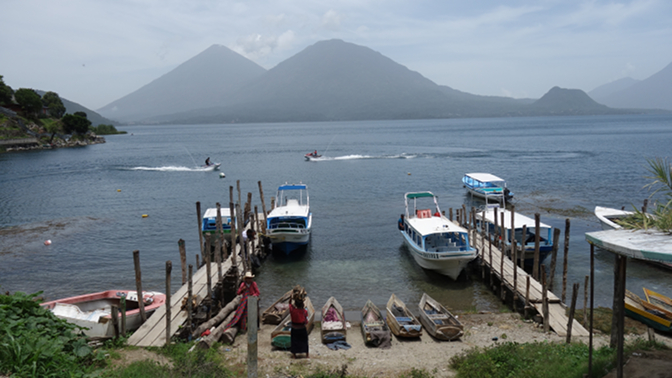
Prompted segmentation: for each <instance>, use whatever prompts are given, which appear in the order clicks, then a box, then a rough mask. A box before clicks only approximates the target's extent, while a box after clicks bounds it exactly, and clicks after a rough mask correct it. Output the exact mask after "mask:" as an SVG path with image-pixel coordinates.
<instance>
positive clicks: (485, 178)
mask: <svg viewBox="0 0 672 378" xmlns="http://www.w3.org/2000/svg"><path fill="white" fill-rule="evenodd" d="M465 176H467V177H471V178H472V179H474V180H476V181H480V182H498V181H501V182H505V181H506V180H504V179H503V178H499V177H497V176H495V175H493V174H490V173H467V174H465Z"/></svg>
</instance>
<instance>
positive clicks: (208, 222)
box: [201, 207, 235, 240]
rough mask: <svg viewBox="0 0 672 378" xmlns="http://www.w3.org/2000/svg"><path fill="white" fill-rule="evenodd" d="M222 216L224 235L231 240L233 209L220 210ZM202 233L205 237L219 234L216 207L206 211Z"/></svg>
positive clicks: (224, 208) (223, 208)
mask: <svg viewBox="0 0 672 378" xmlns="http://www.w3.org/2000/svg"><path fill="white" fill-rule="evenodd" d="M220 215H221V217H222V232H223V233H224V238H225V239H228V240H231V209H229V208H228V207H222V208H220ZM234 218H235V217H234ZM201 232H202V233H203V236H205V235H207V234H216V233H217V208H216V207H213V208H210V209H207V210H206V211H205V214H203V224H202V225H201Z"/></svg>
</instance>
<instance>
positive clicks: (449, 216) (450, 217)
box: [448, 207, 453, 222]
mask: <svg viewBox="0 0 672 378" xmlns="http://www.w3.org/2000/svg"><path fill="white" fill-rule="evenodd" d="M448 219H450V221H451V222H452V221H453V208H452V207H451V208H449V209H448Z"/></svg>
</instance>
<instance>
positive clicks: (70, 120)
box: [61, 112, 91, 134]
mask: <svg viewBox="0 0 672 378" xmlns="http://www.w3.org/2000/svg"><path fill="white" fill-rule="evenodd" d="M78 113H80V114H84V115H86V113H84V112H75V114H66V115H64V116H63V118H62V119H61V122H63V131H65V133H67V134H72V133H77V134H85V133H86V132H87V131H89V126H91V121H89V120H88V119H86V117H82V116H81V115H78Z"/></svg>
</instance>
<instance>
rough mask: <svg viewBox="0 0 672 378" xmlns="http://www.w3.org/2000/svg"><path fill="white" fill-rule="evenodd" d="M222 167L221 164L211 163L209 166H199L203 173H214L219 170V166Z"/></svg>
mask: <svg viewBox="0 0 672 378" xmlns="http://www.w3.org/2000/svg"><path fill="white" fill-rule="evenodd" d="M220 165H222V163H213V164H210V165H201V168H202V169H203V170H204V171H216V170H219V166H220Z"/></svg>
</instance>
